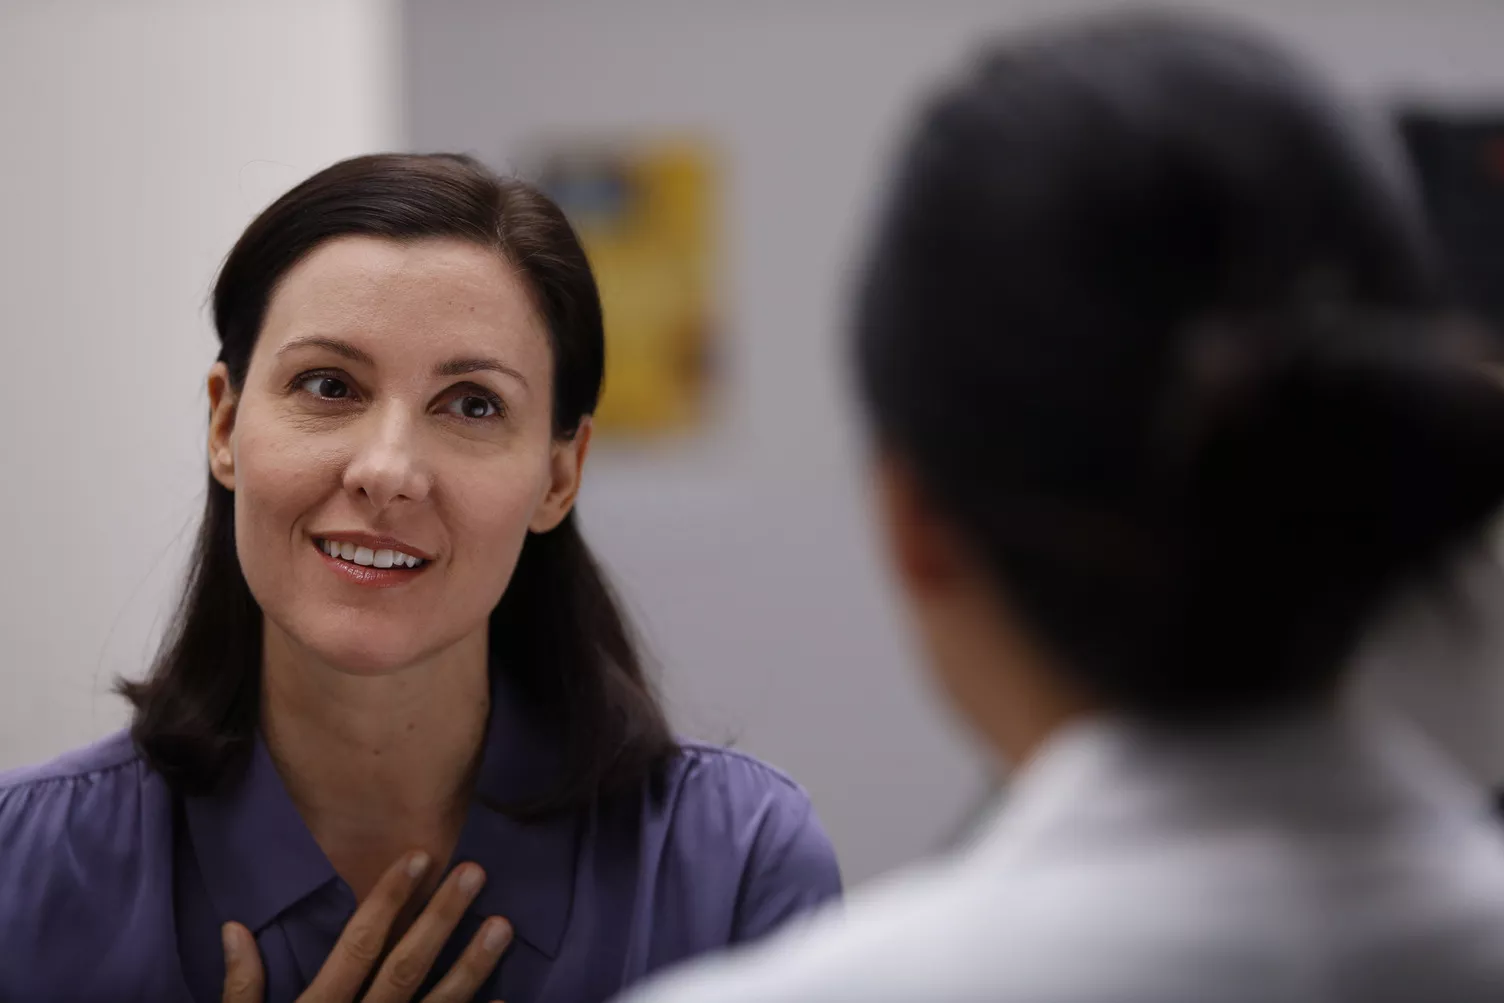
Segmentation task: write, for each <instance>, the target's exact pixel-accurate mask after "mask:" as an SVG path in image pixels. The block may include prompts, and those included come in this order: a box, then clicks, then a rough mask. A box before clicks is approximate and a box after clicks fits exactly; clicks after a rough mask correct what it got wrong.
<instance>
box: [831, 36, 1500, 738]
mask: <svg viewBox="0 0 1504 1003" xmlns="http://www.w3.org/2000/svg"><path fill="white" fill-rule="evenodd" d="M1360 121H1361V120H1360V119H1359V118H1358V117H1357V114H1356V113H1355V112H1354V111H1353V110H1352V109H1349V108H1348V107H1346V106H1345V105H1344V104H1343V103H1342V102H1341V101H1340V100H1339V99H1337V98H1336V97H1335V96H1333V94H1332V93H1331V92H1330V90H1329V89H1328V87H1327V86H1326V85H1325V84H1324V83H1322V82H1321V81H1320V79H1319V78H1317V77H1316V76H1315V75H1314V74H1313V73H1312V72H1311V71H1309V70H1307V69H1306V68H1304V67H1303V66H1302V65H1301V64H1300V62H1299V60H1297V59H1295V58H1294V57H1291V56H1289V55H1287V54H1286V53H1285V52H1284V51H1283V50H1282V49H1281V48H1280V47H1279V46H1278V45H1276V44H1273V43H1271V42H1268V41H1266V40H1265V39H1263V38H1262V37H1261V36H1259V35H1257V34H1256V33H1252V32H1249V31H1247V30H1246V29H1242V28H1238V27H1236V26H1231V25H1223V24H1221V23H1220V22H1215V21H1206V20H1202V19H1197V18H1187V17H1182V16H1173V15H1169V16H1167V15H1157V14H1143V13H1136V14H1117V15H1111V16H1105V17H1103V18H1100V19H1096V20H1093V21H1090V22H1083V23H1080V24H1077V25H1072V26H1069V27H1060V28H1054V29H1050V30H1048V31H1043V32H1041V33H1039V34H1037V35H1031V36H1027V37H1024V38H1020V39H1017V40H1014V41H1011V42H1008V43H1005V44H1003V45H1000V46H998V47H997V48H995V49H994V50H992V51H991V52H989V54H988V55H987V56H986V57H985V58H984V59H983V60H982V61H980V62H979V63H978V65H977V66H976V67H975V68H973V69H971V70H970V71H969V72H968V73H966V74H964V75H963V76H961V77H960V78H959V79H957V80H956V81H954V82H953V83H951V84H950V85H949V86H947V87H946V89H945V90H943V91H942V92H940V93H938V94H937V95H936V96H935V97H934V98H933V99H932V100H931V101H930V103H929V104H928V105H927V107H926V108H925V109H924V111H923V113H922V114H921V116H920V118H919V120H918V122H917V123H916V125H915V128H914V131H913V135H912V137H911V138H910V140H909V143H908V146H907V148H906V150H905V152H904V155H903V158H902V160H901V162H900V166H899V168H898V171H897V173H896V175H895V177H894V180H893V183H892V187H891V191H890V193H889V196H888V204H887V206H886V209H885V211H884V214H883V216H882V217H881V219H880V222H879V225H878V227H877V230H876V232H875V234H874V240H873V244H872V250H871V252H870V259H869V262H868V267H867V272H866V274H865V276H864V278H863V282H862V286H861V293H860V305H859V315H858V320H857V324H856V339H855V342H856V344H855V347H856V357H857V365H858V375H859V381H860V385H861V389H862V393H863V397H864V399H865V402H866V404H867V406H868V409H869V413H870V416H871V418H872V420H873V422H874V424H875V426H876V431H877V435H878V438H879V439H880V441H881V444H882V445H883V446H884V447H885V448H887V449H889V450H891V451H892V452H894V453H897V454H899V455H901V456H902V457H903V459H904V460H905V461H906V462H907V463H908V464H909V465H910V466H911V467H912V468H913V469H914V471H915V472H916V475H917V477H918V479H919V480H920V481H921V483H922V484H923V485H924V488H925V490H926V491H927V492H928V494H929V495H930V496H931V498H932V499H933V500H934V502H935V504H936V505H938V506H940V507H941V508H943V509H944V510H945V511H946V513H947V514H948V515H949V516H950V517H951V518H952V519H953V520H954V521H955V522H956V523H957V525H958V526H960V527H961V528H962V529H964V531H965V532H966V533H967V535H968V542H969V543H970V544H971V545H972V546H973V548H974V549H975V552H976V553H977V554H978V555H979V557H980V558H981V560H982V561H984V562H985V564H986V566H987V567H988V568H989V569H990V570H991V571H992V573H993V575H994V577H995V578H996V580H997V581H998V582H999V583H1001V585H1002V587H1003V588H1004V589H1005V591H1006V594H1007V596H1008V601H1009V603H1010V605H1011V606H1013V607H1015V609H1016V611H1017V612H1020V613H1021V614H1022V616H1023V618H1024V620H1025V621H1026V622H1027V623H1028V624H1029V626H1030V628H1031V629H1032V630H1033V632H1034V634H1035V635H1036V636H1037V637H1038V638H1040V639H1042V641H1043V642H1044V643H1045V644H1046V645H1047V646H1048V647H1049V648H1050V650H1051V651H1052V653H1053V654H1054V655H1055V658H1056V661H1057V663H1058V664H1059V665H1060V666H1061V667H1062V671H1068V672H1069V673H1071V674H1072V675H1073V677H1074V681H1075V682H1077V683H1078V684H1080V685H1083V686H1084V687H1086V688H1088V689H1089V690H1090V691H1091V692H1092V693H1094V694H1095V695H1096V696H1098V697H1099V698H1100V699H1102V700H1103V701H1105V702H1107V703H1109V704H1111V705H1112V706H1114V707H1115V708H1117V709H1118V710H1120V711H1124V712H1129V713H1133V714H1136V715H1138V716H1140V717H1144V718H1150V719H1154V720H1157V721H1160V722H1167V723H1172V724H1175V725H1198V726H1199V725H1203V724H1208V725H1209V724H1214V723H1215V724H1220V723H1223V722H1225V721H1227V720H1229V719H1232V718H1238V717H1249V716H1254V715H1261V714H1266V713H1274V712H1276V711H1280V710H1284V709H1287V708H1289V707H1290V706H1292V705H1300V704H1305V703H1308V702H1310V701H1320V700H1326V699H1329V698H1330V697H1331V695H1332V694H1333V693H1334V692H1335V691H1336V690H1337V689H1338V688H1339V687H1340V684H1341V682H1342V680H1343V679H1344V677H1345V676H1344V674H1345V670H1346V668H1347V666H1348V665H1349V663H1350V662H1351V657H1350V656H1351V654H1352V652H1353V649H1354V648H1355V646H1356V645H1357V643H1358V641H1359V639H1360V638H1361V637H1362V633H1363V631H1364V629H1365V628H1366V627H1367V625H1368V623H1369V622H1370V620H1371V619H1372V618H1373V617H1374V616H1375V615H1376V613H1377V612H1378V611H1379V610H1380V609H1381V608H1382V605H1383V603H1384V602H1385V601H1386V600H1387V599H1389V598H1390V597H1391V596H1392V595H1393V594H1394V593H1395V592H1396V591H1397V590H1398V589H1400V588H1401V587H1413V586H1414V585H1416V584H1418V583H1419V582H1420V581H1421V580H1423V579H1425V578H1427V577H1428V576H1431V575H1433V574H1434V573H1435V572H1436V571H1437V569H1438V568H1439V567H1441V566H1442V562H1443V560H1444V559H1445V557H1446V556H1447V555H1448V554H1449V553H1450V552H1451V551H1452V550H1453V549H1455V548H1457V547H1459V546H1464V545H1466V544H1468V543H1469V542H1470V541H1471V540H1472V539H1473V538H1474V537H1475V536H1476V535H1477V534H1478V533H1480V532H1481V531H1482V529H1483V527H1484V526H1485V524H1486V523H1487V521H1488V520H1489V519H1490V518H1491V517H1492V516H1493V515H1494V513H1496V512H1497V511H1498V509H1499V506H1500V505H1501V504H1504V451H1501V444H1504V394H1501V393H1500V391H1499V387H1498V386H1497V385H1496V383H1495V381H1494V380H1493V379H1492V378H1490V377H1489V376H1487V375H1485V373H1484V371H1483V369H1482V365H1481V363H1482V362H1483V361H1484V359H1485V357H1486V356H1485V353H1484V351H1483V349H1482V347H1481V343H1480V344H1477V345H1474V344H1468V341H1469V340H1470V339H1469V338H1467V337H1465V336H1464V335H1465V331H1464V330H1463V325H1459V324H1457V323H1456V317H1455V315H1454V314H1455V312H1454V309H1453V306H1452V303H1451V299H1450V296H1449V292H1448V289H1447V285H1446V282H1445V279H1444V275H1443V273H1442V270H1441V269H1440V268H1439V266H1438V262H1437V261H1436V259H1435V257H1434V254H1433V252H1432V250H1431V247H1430V242H1429V240H1428V239H1427V237H1426V234H1425V231H1424V226H1423V224H1422V222H1421V220H1420V218H1419V215H1418V213H1417V212H1416V205H1415V199H1414V197H1413V195H1412V194H1411V193H1410V192H1409V190H1408V188H1407V187H1406V186H1405V184H1404V182H1403V178H1402V172H1400V171H1397V170H1396V169H1395V166H1396V163H1397V161H1396V159H1395V157H1396V154H1395V151H1394V149H1393V147H1392V144H1391V142H1390V139H1391V137H1385V136H1383V135H1382V134H1379V133H1376V132H1368V131H1366V130H1365V129H1363V128H1362V127H1361V126H1360Z"/></svg>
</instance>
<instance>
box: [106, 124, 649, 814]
mask: <svg viewBox="0 0 1504 1003" xmlns="http://www.w3.org/2000/svg"><path fill="white" fill-rule="evenodd" d="M347 235H366V236H374V237H384V238H388V239H391V240H417V239H423V238H434V237H444V238H458V239H460V240H466V241H470V242H472V243H475V244H478V245H480V246H483V247H487V248H492V249H494V250H495V251H496V252H497V253H498V254H500V255H502V256H503V257H504V258H505V259H506V260H507V261H509V262H510V263H511V264H512V265H513V266H515V267H516V268H517V270H518V271H519V272H520V274H521V275H522V276H523V277H524V279H525V281H526V284H527V285H528V287H529V289H530V291H531V293H532V294H533V296H534V298H535V305H536V307H537V309H538V311H539V312H540V313H541V315H542V317H543V319H544V321H545V322H546V325H547V328H548V332H549V336H550V340H551V342H552V348H553V355H554V373H555V375H554V386H553V402H554V405H553V425H554V434H555V435H556V436H558V437H561V438H569V437H572V436H574V435H575V434H577V433H578V431H579V427H580V423H581V421H582V420H583V419H584V418H586V417H587V416H589V415H590V414H591V413H592V412H593V411H594V410H595V406H596V402H597V400H598V399H599V397H600V392H601V382H602V378H603V372H604V361H605V345H604V339H603V329H602V321H601V306H600V297H599V294H598V292H597V290H596V284H595V277H594V275H593V274H592V273H591V271H590V265H589V262H588V261H587V260H586V257H585V252H584V250H583V249H582V248H581V246H580V243H579V239H578V238H577V236H576V235H575V233H574V230H573V229H572V228H571V227H570V225H569V223H568V221H567V220H566V219H565V218H564V215H563V213H562V212H561V211H560V210H559V208H558V206H556V205H554V203H553V202H551V201H550V200H549V199H548V198H547V197H546V196H544V195H543V194H542V193H541V192H539V191H538V190H537V189H535V188H533V187H532V186H531V185H528V184H526V183H524V182H521V181H516V180H509V179H504V178H500V177H497V176H496V175H494V174H492V173H491V172H490V171H488V170H487V169H486V168H485V167H483V166H482V165H480V164H479V163H477V162H476V161H474V160H472V159H470V158H468V157H463V156H455V155H447V154H433V155H415V154H382V155H374V156H365V157H356V158H353V159H351V160H346V161H343V162H342V163H338V164H335V165H334V166H333V167H330V168H328V169H326V170H324V171H321V172H319V173H318V174H316V175H314V176H313V177H311V178H309V179H308V180H307V181H305V182H303V183H302V184H300V185H298V186H297V187H296V188H294V189H293V190H292V191H290V192H288V193H287V194H286V195H284V196H282V197H281V198H280V199H278V200H277V201H276V202H274V203H273V204H272V205H271V206H270V207H269V208H268V209H266V211H264V212H263V213H261V215H260V216H258V217H257V218H256V219H255V221H254V222H252V223H251V225H250V226H249V227H248V228H247V229H246V231H245V233H244V234H243V235H242V236H241V238H240V240H239V241H238V242H237V243H236V244H235V247H234V249H233V250H231V252H230V255H229V257H228V258H227V259H226V260H225V264H224V268H223V269H222V270H221V271H220V274H219V281H218V283H217V284H216V285H215V288H214V324H215V328H216V330H217V331H218V334H219V340H220V346H221V347H220V352H219V360H220V361H221V362H223V363H224V364H225V365H226V366H227V367H228V369H229V372H230V382H231V384H232V386H233V387H234V388H235V389H236V390H237V391H238V390H239V389H240V388H241V386H242V385H243V383H244V380H245V375H246V370H247V368H248V367H249V365H250V359H251V352H252V350H253V349H254V348H255V345H256V339H257V336H258V335H259V334H260V331H261V324H262V320H263V318H264V316H265V313H266V308H267V303H268V301H269V300H270V298H271V295H272V293H273V291H274V290H275V288H276V286H277V283H278V282H279V281H280V280H281V278H282V277H283V276H284V275H285V274H286V273H287V272H288V270H289V269H291V268H292V267H293V266H294V265H295V264H297V263H298V262H299V261H300V260H301V259H302V258H303V257H304V256H305V255H307V254H308V253H309V252H310V251H311V250H313V249H314V248H315V247H317V246H319V245H320V244H322V243H324V242H325V241H328V240H331V239H333V238H335V237H341V236H347ZM234 523H235V496H234V494H233V493H232V492H231V491H229V490H227V489H225V488H224V487H222V486H221V485H220V484H219V483H218V482H217V481H215V480H214V478H213V477H210V478H209V494H208V500H207V503H206V505H205V509H204V519H203V525H202V527H201V528H200V530H199V536H198V542H197V546H196V549H195V554H194V558H193V563H192V567H191V570H190V573H189V575H188V580H187V583H186V586H185V591H184V595H183V600H182V604H181V607H180V609H179V611H178V614H177V618H176V621H175V623H174V624H173V626H172V629H171V630H170V631H169V633H168V636H167V638H166V641H165V642H164V645H163V648H162V651H161V654H160V655H159V657H158V659H157V662H156V664H155V666H154V667H153V669H152V671H151V673H150V674H149V676H148V677H147V678H146V679H145V680H143V681H140V682H132V681H122V682H121V684H120V691H121V692H122V693H123V694H124V695H125V696H126V697H127V698H128V699H129V700H130V701H131V703H132V704H133V705H134V706H135V719H134V724H133V728H132V733H133V735H134V737H135V740H136V743H137V745H138V746H139V747H140V748H141V750H142V752H143V753H144V754H145V756H146V759H147V761H148V762H149V763H150V764H151V766H152V767H153V768H154V769H156V770H157V771H158V772H159V773H161V774H162V776H163V777H165V778H166V779H167V781H168V782H169V784H171V785H172V786H173V788H174V789H175V790H178V791H180V792H184V793H193V792H203V791H207V790H210V789H212V788H213V787H214V786H215V785H216V784H217V783H218V782H219V781H220V780H221V779H222V778H223V777H225V776H226V775H227V774H228V773H229V772H230V771H232V770H233V769H234V768H236V767H237V766H238V765H239V764H240V763H242V762H243V761H244V758H245V756H246V753H247V752H248V750H249V749H250V747H251V745H252V742H253V740H254V736H255V730H256V727H257V721H258V715H259V711H260V677H261V640H262V620H261V609H260V607H259V606H257V604H256V601H255V599H254V598H253V597H252V595H251V592H250V588H249V587H248V586H247V584H246V581H245V577H244V576H243V575H242V573H241V570H240V562H239V559H238V557H237V556H236V552H235V529H234ZM490 632H491V646H490V647H491V652H492V655H491V657H492V668H491V671H492V672H493V673H503V672H504V673H506V674H507V677H508V682H509V683H510V684H511V685H512V688H513V689H514V690H515V691H516V692H517V693H518V694H519V696H520V697H521V698H522V699H523V700H525V701H526V702H527V704H528V707H527V710H528V712H529V714H530V716H531V717H532V718H533V719H535V720H538V721H540V722H541V723H542V724H543V725H544V726H546V727H548V728H550V729H551V730H552V731H553V733H554V734H556V735H558V736H559V741H560V743H561V748H560V752H561V761H562V763H563V769H562V772H561V775H559V776H558V777H557V778H556V783H555V784H554V789H553V790H551V791H547V792H544V793H543V794H542V795H540V797H539V798H538V800H537V801H536V803H531V804H529V805H526V806H511V807H512V809H513V810H514V811H517V812H518V813H521V814H542V813H547V812H550V811H555V810H561V809H565V808H568V807H571V806H575V805H580V804H583V803H586V802H588V801H590V800H592V799H593V798H595V797H597V796H600V795H606V794H610V793H612V792H614V791H622V790H627V789H630V788H633V787H635V786H636V785H639V784H641V783H642V782H644V781H645V780H648V779H650V778H651V777H652V776H654V775H655V773H656V770H657V767H658V766H659V765H661V764H662V763H663V762H664V761H666V760H667V759H668V758H669V757H670V756H671V755H672V754H673V752H674V751H675V745H674V742H673V739H672V736H671V733H670V731H669V728H668V725H667V722H666V721H665V718H664V714H663V711H662V709H661V708H660V706H659V704H658V702H657V700H656V698H655V696H654V694H653V692H652V689H651V687H650V686H649V684H648V681H647V679H646V677H645V675H644V672H643V668H642V664H641V661H640V659H639V657H638V654H637V651H636V650H635V648H634V646H633V643H632V638H631V635H630V632H629V630H628V627H627V624H626V623H625V621H624V618H623V616H622V614H621V611H620V609H619V608H618V607H617V604H616V601H615V599H614V598H613V596H612V594H611V591H610V589H609V587H608V585H607V583H606V581H605V579H604V577H603V575H602V572H601V569H600V568H599V566H598V565H597V564H596V561H595V559H594V557H593V556H592V555H591V553H590V549H589V548H588V546H587V545H586V544H585V541H584V539H583V537H581V535H580V531H579V527H578V525H577V523H576V520H575V516H574V515H573V514H571V515H570V516H569V517H568V518H566V519H565V520H564V521H563V523H561V524H560V525H559V526H558V528H556V529H554V530H553V531H552V532H549V533H543V534H533V535H530V536H529V537H528V539H527V542H526V543H525V544H524V546H523V549H522V554H521V557H520V558H519V560H518V563H517V568H516V570H515V572H514V573H513V575H512V580H511V582H510V584H509V585H508V587H507V590H506V593H505V594H504V595H503V596H502V598H501V601H500V602H499V603H498V604H497V606H496V608H495V610H493V611H492V613H491V624H490Z"/></svg>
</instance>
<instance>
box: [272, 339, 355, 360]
mask: <svg viewBox="0 0 1504 1003" xmlns="http://www.w3.org/2000/svg"><path fill="white" fill-rule="evenodd" d="M300 348H322V349H324V350H325V351H329V352H333V353H334V354H335V355H342V356H344V357H345V358H347V359H349V360H350V361H351V362H359V363H363V364H364V365H367V366H374V365H376V360H375V359H373V358H371V356H370V354H369V353H367V352H364V351H362V350H360V349H359V348H356V347H355V346H354V345H352V344H350V343H349V342H348V341H340V340H339V339H338V338H326V337H323V336H322V335H309V336H308V337H306V338H294V339H293V340H292V341H289V342H288V343H287V344H285V345H283V346H282V347H281V348H279V349H277V354H278V355H286V354H287V353H288V352H293V351H297V350H298V349H300Z"/></svg>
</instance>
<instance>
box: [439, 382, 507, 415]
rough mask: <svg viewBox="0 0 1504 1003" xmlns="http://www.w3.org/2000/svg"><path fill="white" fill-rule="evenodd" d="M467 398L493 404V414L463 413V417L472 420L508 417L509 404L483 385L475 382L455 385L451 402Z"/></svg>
mask: <svg viewBox="0 0 1504 1003" xmlns="http://www.w3.org/2000/svg"><path fill="white" fill-rule="evenodd" d="M467 399H475V400H483V401H485V402H486V403H487V404H489V405H491V409H492V411H493V413H492V414H488V415H480V416H471V415H466V414H462V415H460V417H462V418H466V419H468V420H470V421H486V420H487V419H492V418H505V417H506V414H507V406H506V404H505V403H504V402H503V401H502V399H501V398H500V397H499V396H497V395H496V394H495V393H493V392H491V391H490V390H487V389H486V388H485V387H483V386H480V385H478V384H475V383H466V384H462V385H460V386H458V387H455V388H454V390H453V392H452V396H450V398H449V402H450V403H451V404H452V403H455V402H459V401H464V400H467Z"/></svg>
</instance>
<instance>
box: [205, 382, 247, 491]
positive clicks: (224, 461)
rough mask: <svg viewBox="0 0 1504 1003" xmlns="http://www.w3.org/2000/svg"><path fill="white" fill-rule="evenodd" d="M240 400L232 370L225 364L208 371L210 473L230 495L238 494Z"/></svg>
mask: <svg viewBox="0 0 1504 1003" xmlns="http://www.w3.org/2000/svg"><path fill="white" fill-rule="evenodd" d="M239 403H240V398H239V396H238V395H237V394H236V393H235V390H234V388H233V387H231V386H230V370H229V368H228V367H226V366H225V364H224V363H223V362H216V363H214V366H213V368H211V369H210V370H209V473H211V474H212V475H213V476H214V479H215V480H216V481H218V482H219V483H220V484H222V485H224V487H225V488H226V489H228V490H230V491H234V490H235V443H234V438H233V433H234V431H235V408H236V406H237V405H239Z"/></svg>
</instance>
